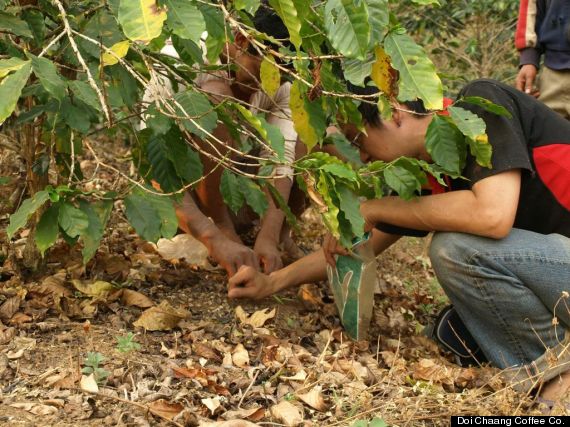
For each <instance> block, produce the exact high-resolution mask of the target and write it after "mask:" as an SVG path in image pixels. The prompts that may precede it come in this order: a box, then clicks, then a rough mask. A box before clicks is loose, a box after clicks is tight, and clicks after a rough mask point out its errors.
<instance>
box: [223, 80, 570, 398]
mask: <svg viewBox="0 0 570 427" xmlns="http://www.w3.org/2000/svg"><path fill="white" fill-rule="evenodd" d="M463 96H479V97H484V98H487V99H489V100H490V101H492V102H493V103H495V104H498V105H501V106H503V107H504V108H506V109H507V110H508V111H509V112H510V114H511V116H512V117H510V118H508V117H505V116H498V115H495V114H493V113H490V112H487V111H484V110H483V109H482V108H480V107H477V106H475V105H472V104H467V103H463V104H461V106H462V107H463V108H466V109H470V110H471V111H473V112H475V113H476V114H478V115H479V116H480V117H481V118H482V119H483V120H484V121H485V123H486V129H487V134H488V137H489V143H490V144H491V145H492V147H493V155H492V159H491V163H492V167H491V168H484V167H481V166H479V165H478V164H477V163H476V161H475V159H474V158H472V157H470V156H468V159H467V163H466V166H465V168H464V169H463V171H462V175H463V176H464V177H465V178H467V179H468V180H455V181H454V182H452V183H451V190H452V191H447V192H443V193H439V194H431V195H427V196H422V197H417V198H415V199H413V200H409V201H406V200H403V199H401V198H399V197H394V196H388V197H384V198H382V199H375V200H369V201H366V202H364V203H362V205H361V213H362V215H363V217H364V218H365V220H366V223H367V224H368V228H369V229H371V228H374V230H373V236H372V240H373V244H374V248H375V251H376V253H380V252H382V251H383V250H384V249H385V248H387V247H388V246H390V245H391V244H392V243H394V242H395V241H396V240H397V239H398V238H399V237H400V236H399V235H398V232H400V231H401V232H402V233H405V232H406V230H423V231H435V232H436V233H435V235H434V237H433V241H432V244H431V249H430V257H431V261H432V265H433V267H434V270H435V272H436V275H437V277H438V279H439V282H440V284H441V285H442V287H443V288H444V290H445V292H446V293H447V295H448V296H449V298H450V300H451V301H452V303H453V304H454V306H455V308H456V310H457V313H458V314H459V316H460V317H461V319H462V320H463V322H464V324H465V325H466V327H467V329H468V330H469V332H470V333H471V334H472V335H473V337H474V338H475V340H476V342H477V343H478V345H479V346H480V348H481V350H482V351H483V353H484V354H485V356H486V357H487V359H488V360H489V361H490V362H492V363H493V364H494V365H496V366H498V367H501V368H508V367H513V366H520V365H525V364H529V363H531V362H532V361H534V360H536V359H538V358H540V357H541V356H542V355H543V353H545V351H546V348H545V347H549V348H551V347H555V346H556V345H557V344H558V343H559V342H560V341H561V340H563V339H564V335H565V332H566V330H567V329H568V328H570V311H569V307H570V304H569V303H570V301H568V293H569V292H570V122H568V121H566V120H564V119H563V118H562V117H561V116H559V115H558V114H556V113H554V112H553V111H552V110H550V109H549V108H547V107H546V106H544V105H543V104H542V103H540V102H538V101H536V100H535V99H534V98H533V97H531V96H529V95H526V94H524V93H522V92H520V91H517V90H516V89H514V88H511V87H509V86H506V85H504V84H502V83H499V82H496V81H491V80H478V81H475V82H472V83H470V84H468V85H467V86H466V87H465V88H464V89H463V90H462V91H461V93H460V94H459V97H463ZM361 107H362V108H361V112H362V113H363V116H364V119H365V122H366V126H365V127H366V133H360V134H357V131H356V129H352V130H350V129H349V130H347V137H348V138H349V139H351V140H352V139H353V138H356V139H357V140H358V141H357V142H358V144H359V146H360V154H361V158H362V160H363V161H373V160H383V161H386V162H389V161H392V160H395V159H397V158H398V157H400V156H408V157H414V158H418V159H422V160H425V161H428V162H431V157H430V155H429V154H428V152H427V150H426V146H425V136H426V132H427V129H428V126H429V124H430V122H431V120H432V115H430V114H422V115H418V114H415V113H414V112H413V111H409V110H410V109H411V110H415V111H418V110H420V109H421V108H420V107H417V103H411V104H410V103H408V105H404V106H402V108H396V109H394V111H393V115H392V119H391V120H388V121H383V122H382V121H381V119H380V116H379V114H378V110H377V109H376V106H375V105H372V104H362V105H361ZM416 107H417V108H416ZM418 112H419V111H418ZM323 249H324V250H323V251H319V252H315V253H313V254H311V255H309V256H307V257H305V258H303V259H301V260H299V261H297V262H296V263H294V264H291V265H290V266H288V267H286V268H284V269H282V270H279V271H276V272H274V273H272V274H271V275H269V276H266V275H262V274H260V273H258V272H256V271H254V270H253V269H249V268H242V269H241V270H240V271H239V272H238V273H237V274H236V275H235V276H234V277H233V278H232V279H231V280H230V289H229V296H230V297H236V298H239V297H248V298H262V297H264V296H267V295H270V294H272V293H274V292H277V291H279V290H281V289H284V288H287V287H290V286H294V285H298V284H301V283H306V282H308V281H317V280H323V279H325V278H326V262H327V261H328V262H333V259H332V254H333V253H343V249H342V248H339V247H338V245H337V243H336V240H334V239H333V238H331V237H329V238H327V239H326V241H325V245H324V248H323ZM553 319H556V321H555V322H553ZM553 325H554V326H553ZM568 361H570V356H569V357H568ZM569 366H570V365H569ZM566 381H567V382H568V383H569V384H570V375H567V376H566ZM554 394H555V393H554V391H553V392H552V393H550V395H549V394H548V390H547V394H546V397H553V396H554Z"/></svg>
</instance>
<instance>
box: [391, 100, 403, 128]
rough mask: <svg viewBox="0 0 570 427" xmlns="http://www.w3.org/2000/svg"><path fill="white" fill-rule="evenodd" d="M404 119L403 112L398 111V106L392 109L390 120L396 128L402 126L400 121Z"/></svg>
mask: <svg viewBox="0 0 570 427" xmlns="http://www.w3.org/2000/svg"><path fill="white" fill-rule="evenodd" d="M403 118H404V112H403V111H401V110H400V106H399V105H398V106H396V108H393V109H392V120H393V121H394V123H395V124H396V126H398V127H400V126H401V125H402V119H403Z"/></svg>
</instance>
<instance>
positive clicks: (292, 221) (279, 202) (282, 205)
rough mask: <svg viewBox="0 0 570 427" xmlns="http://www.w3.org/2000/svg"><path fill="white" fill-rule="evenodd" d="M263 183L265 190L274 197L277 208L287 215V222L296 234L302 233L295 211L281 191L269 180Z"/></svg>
mask: <svg viewBox="0 0 570 427" xmlns="http://www.w3.org/2000/svg"><path fill="white" fill-rule="evenodd" d="M263 183H264V186H265V188H268V189H269V192H270V193H271V197H273V201H274V203H275V204H276V206H277V207H278V208H279V209H281V210H282V211H283V213H285V218H286V219H287V222H288V223H289V225H290V226H291V228H293V229H294V230H295V231H296V232H300V229H299V225H298V224H297V218H296V217H295V214H293V211H291V208H290V207H289V204H288V203H287V202H286V201H285V199H283V196H282V195H281V193H279V191H278V190H277V189H276V188H275V187H274V186H273V185H271V184H270V183H269V182H268V181H267V180H266V181H263Z"/></svg>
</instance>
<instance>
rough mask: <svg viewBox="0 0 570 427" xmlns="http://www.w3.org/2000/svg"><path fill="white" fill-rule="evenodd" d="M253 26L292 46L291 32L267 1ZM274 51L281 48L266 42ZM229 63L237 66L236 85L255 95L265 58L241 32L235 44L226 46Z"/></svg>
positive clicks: (253, 19) (259, 10)
mask: <svg viewBox="0 0 570 427" xmlns="http://www.w3.org/2000/svg"><path fill="white" fill-rule="evenodd" d="M252 22H253V26H254V27H255V29H256V30H257V31H259V32H261V33H265V34H267V35H268V36H270V37H272V38H274V39H277V40H279V41H280V42H282V44H283V45H285V46H290V45H291V43H290V41H289V31H288V30H287V27H286V26H285V24H284V23H283V21H282V20H281V18H280V17H279V15H277V13H276V12H275V10H274V9H273V8H271V6H269V4H268V2H267V0H262V1H261V4H260V6H259V9H258V10H257V12H256V13H255V15H254V16H253V18H252ZM264 44H266V45H267V46H270V47H271V48H272V49H273V50H278V49H279V46H277V45H273V44H272V43H269V42H265V43H264ZM225 52H226V54H227V57H228V58H227V60H228V62H232V63H234V64H235V65H236V66H237V69H236V72H235V80H236V83H238V84H239V85H240V88H241V90H242V91H243V92H246V93H247V92H251V93H253V92H254V91H255V90H257V89H258V87H259V69H260V66H261V61H262V60H263V58H262V57H261V55H259V52H258V49H256V48H255V46H254V45H253V43H252V42H251V41H250V40H249V39H248V38H247V37H246V36H245V35H244V34H242V33H241V32H240V31H236V33H235V34H234V42H233V43H231V44H228V45H227V46H226V49H225Z"/></svg>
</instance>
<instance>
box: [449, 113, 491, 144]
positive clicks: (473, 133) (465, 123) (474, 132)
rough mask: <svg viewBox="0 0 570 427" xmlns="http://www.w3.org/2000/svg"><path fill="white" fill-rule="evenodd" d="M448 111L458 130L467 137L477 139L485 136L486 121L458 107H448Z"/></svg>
mask: <svg viewBox="0 0 570 427" xmlns="http://www.w3.org/2000/svg"><path fill="white" fill-rule="evenodd" d="M447 111H449V115H450V116H451V119H452V120H453V122H454V123H455V125H456V126H457V128H458V129H459V130H460V131H461V133H463V135H465V136H466V137H468V138H471V139H476V138H477V137H479V136H480V135H484V134H485V129H486V127H487V126H486V124H485V121H484V120H483V119H482V118H481V117H479V116H478V115H477V114H475V113H472V112H471V111H469V110H465V109H463V108H461V107H456V106H450V107H447Z"/></svg>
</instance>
